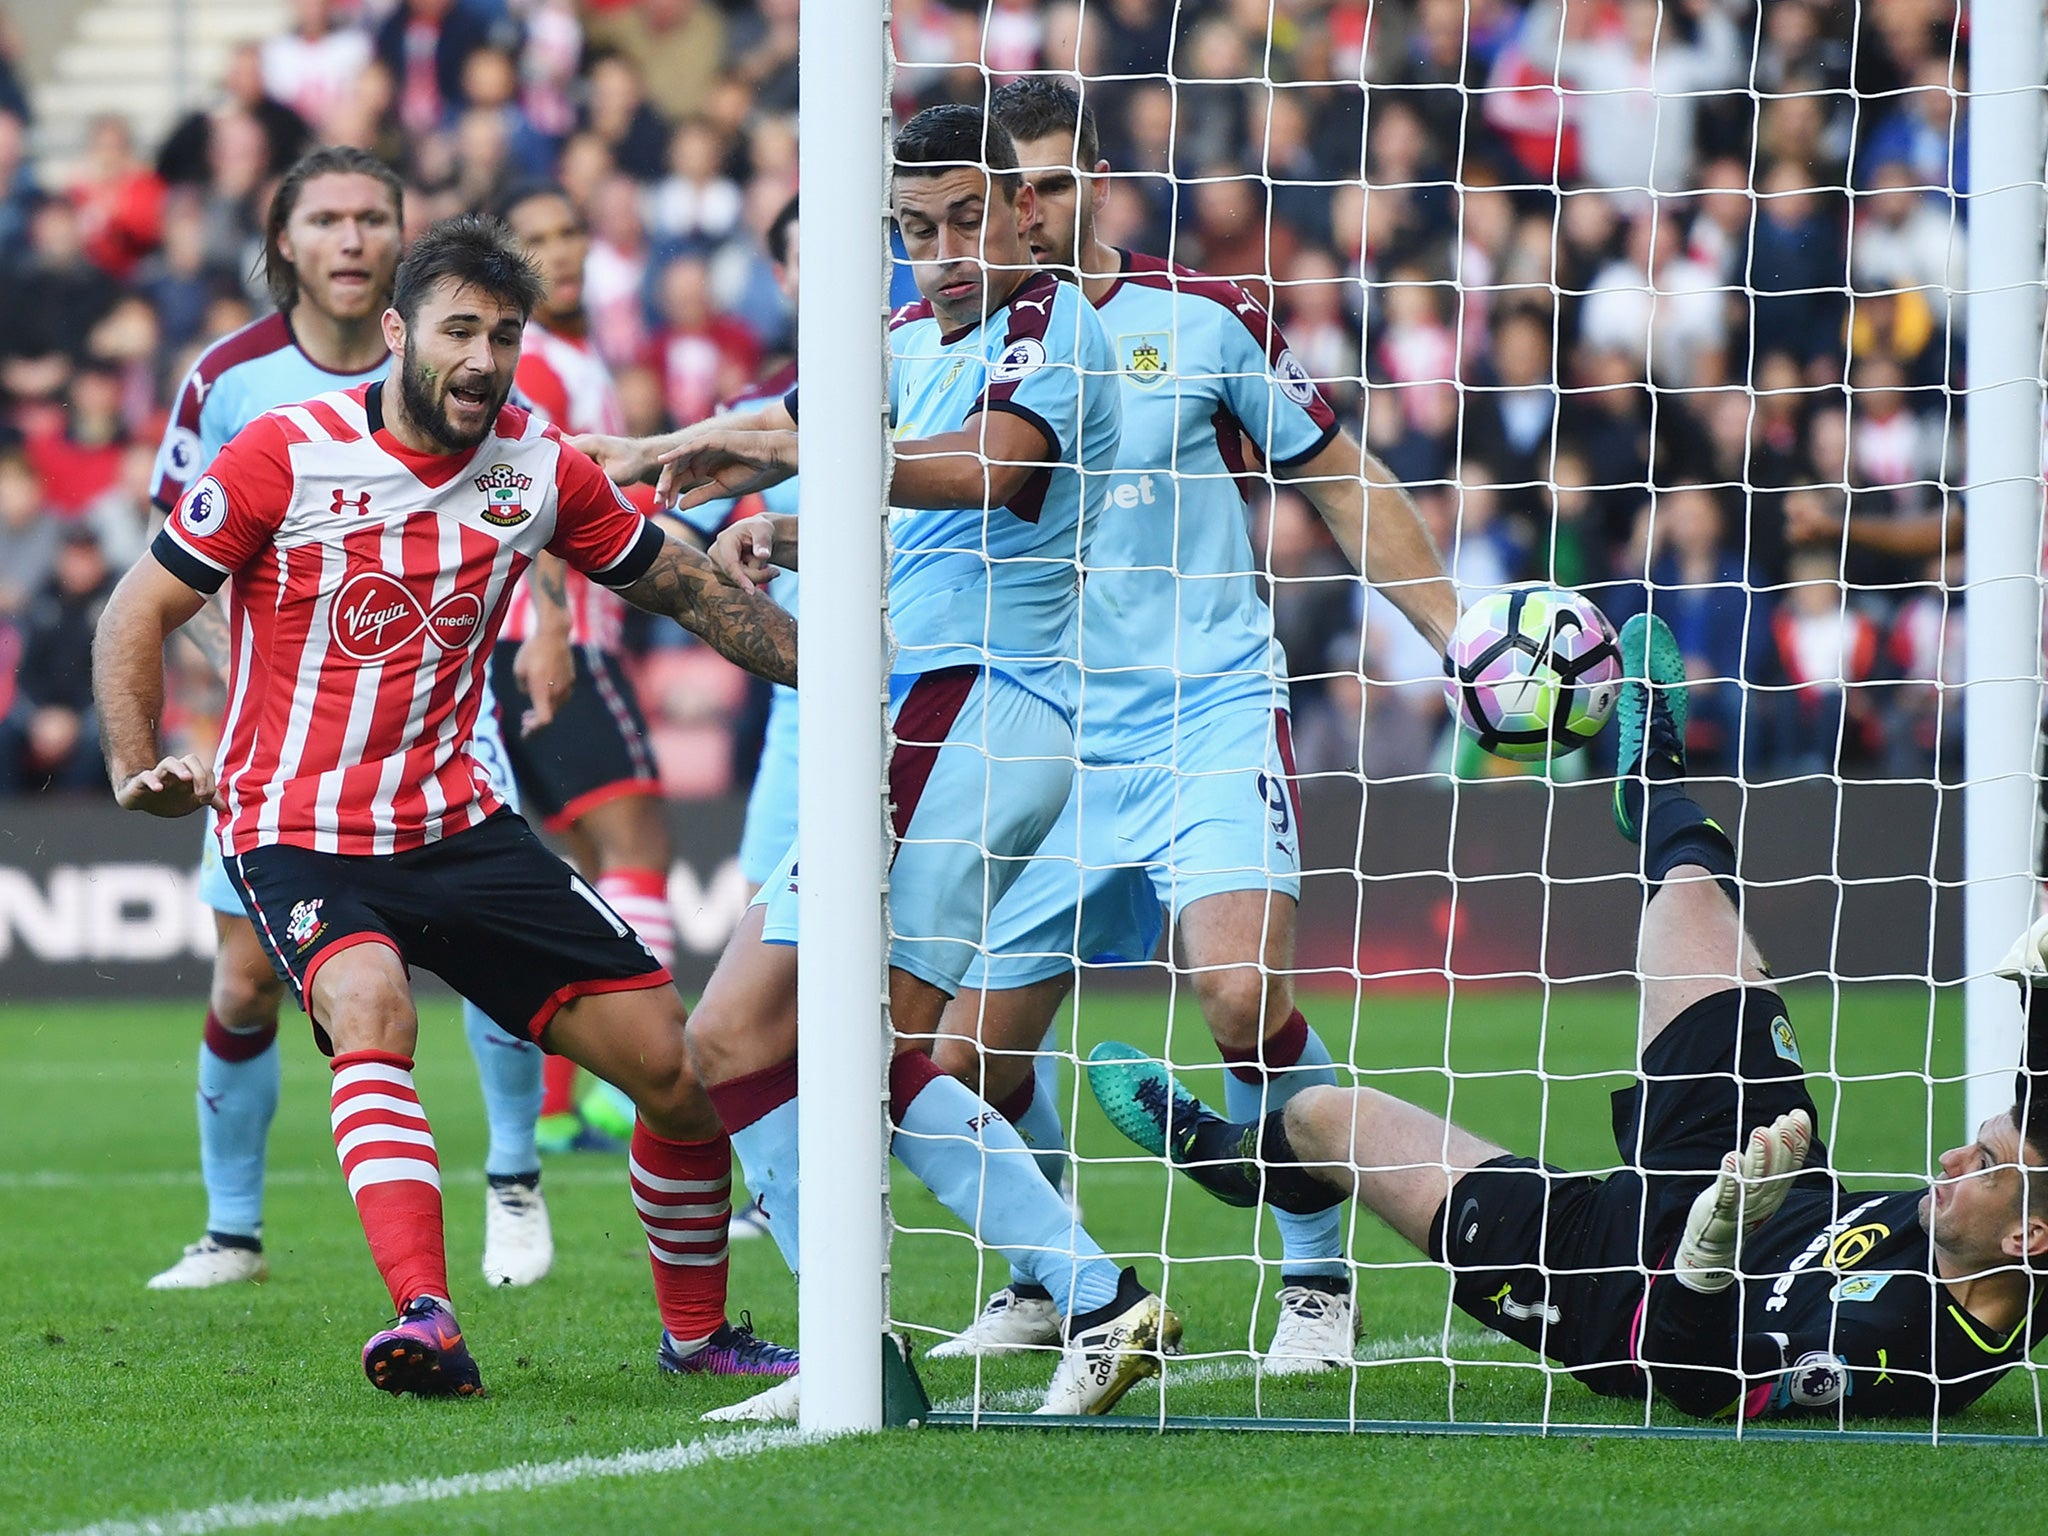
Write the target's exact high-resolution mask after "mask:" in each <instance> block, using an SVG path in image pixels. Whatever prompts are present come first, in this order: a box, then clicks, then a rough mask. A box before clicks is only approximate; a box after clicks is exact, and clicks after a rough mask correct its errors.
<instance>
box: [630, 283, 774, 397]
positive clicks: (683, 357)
mask: <svg viewBox="0 0 2048 1536" xmlns="http://www.w3.org/2000/svg"><path fill="white" fill-rule="evenodd" d="M659 303H660V309H661V328H660V329H659V330H658V331H657V332H656V333H655V337H654V355H655V357H656V358H657V359H658V360H659V363H660V367H661V378H662V395H663V399H664V400H665V401H666V403H667V406H668V414H669V418H670V419H671V420H673V421H674V422H676V423H677V424H678V425H679V426H688V425H689V424H690V423H691V422H693V421H702V420H703V419H704V418H705V417H707V416H709V415H710V414H711V412H712V410H713V409H714V408H715V407H716V406H717V404H718V402H719V401H721V400H730V399H732V398H734V397H735V396H737V395H739V394H740V393H742V392H743V391H744V390H745V388H746V386H747V384H748V382H749V381H750V380H751V379H752V378H753V376H754V370H755V367H756V366H757V365H758V364H759V362H760V346H759V344H758V343H757V342H756V341H755V340H754V336H753V333H752V332H750V331H748V330H747V328H746V327H745V326H743V325H741V324H740V323H739V322H738V321H737V320H734V319H733V318H731V317H730V316H729V315H722V314H719V313H718V312H717V311H716V309H714V308H713V306H712V303H711V271H710V268H709V267H707V266H706V265H705V263H704V259H703V258H702V257H701V256H678V257H676V258H675V259H674V260H672V261H670V262H669V263H668V264H667V265H666V266H664V267H663V268H662V269H661V279H660V288H659Z"/></svg>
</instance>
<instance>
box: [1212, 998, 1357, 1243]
mask: <svg viewBox="0 0 2048 1536" xmlns="http://www.w3.org/2000/svg"><path fill="white" fill-rule="evenodd" d="M1336 1081H1337V1069H1336V1067H1335V1066H1334V1065H1333V1063H1332V1061H1331V1058H1330V1051H1329V1047H1327V1046H1326V1045H1324V1044H1323V1038H1322V1036H1321V1035H1318V1034H1317V1033H1316V1032H1315V1030H1314V1029H1313V1028H1311V1029H1310V1030H1309V1031H1308V1040H1307V1043H1306V1044H1305V1045H1303V1047H1302V1051H1301V1057H1300V1059H1299V1060H1298V1061H1296V1062H1295V1064H1294V1065H1293V1066H1292V1067H1282V1068H1276V1069H1274V1070H1273V1071H1272V1073H1271V1074H1270V1076H1269V1077H1268V1079H1267V1081H1266V1082H1265V1083H1263V1084H1260V1083H1247V1082H1244V1081H1241V1080H1240V1079H1239V1077H1238V1075H1237V1074H1236V1073H1235V1072H1226V1073H1224V1074H1223V1111H1224V1113H1225V1114H1226V1115H1227V1116H1228V1117H1229V1118H1230V1119H1232V1120H1261V1119H1264V1118H1265V1117H1266V1116H1267V1115H1270V1114H1271V1113H1272V1112H1273V1111H1274V1110H1276V1109H1281V1108H1284V1107H1285V1106H1286V1104H1287V1101H1288V1100H1289V1099H1291V1098H1293V1097H1294V1096H1295V1095H1296V1094H1297V1093H1300V1092H1301V1091H1302V1090H1303V1089H1304V1088H1326V1087H1331V1086H1334V1085H1335V1083H1336ZM1269 1209H1270V1207H1269ZM1273 1224H1274V1225H1275V1226H1277V1227H1278V1228H1279V1229H1280V1272H1281V1273H1282V1274H1285V1275H1321V1276H1323V1277H1325V1278H1326V1279H1331V1280H1341V1279H1344V1278H1345V1277H1347V1276H1348V1275H1349V1274H1350V1273H1351V1271H1350V1267H1349V1266H1348V1265H1347V1264H1346V1263H1345V1262H1344V1207H1343V1206H1342V1205H1334V1206H1332V1207H1331V1208H1330V1209H1329V1210H1327V1211H1318V1212H1317V1213H1316V1214H1315V1215H1313V1216H1296V1215H1293V1214H1291V1213H1289V1212H1287V1211H1281V1210H1275V1211H1273Z"/></svg>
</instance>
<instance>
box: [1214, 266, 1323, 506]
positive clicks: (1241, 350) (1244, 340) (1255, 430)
mask: <svg viewBox="0 0 2048 1536" xmlns="http://www.w3.org/2000/svg"><path fill="white" fill-rule="evenodd" d="M1224 286H1225V291H1224V292H1223V293H1222V294H1220V295H1218V296H1217V307H1218V309H1219V311H1222V312H1221V313H1218V314H1215V315H1214V316H1212V317H1211V321H1212V323H1213V324H1215V325H1216V326H1217V327H1218V329H1219V331H1220V338H1219V339H1220V341H1221V343H1222V345H1221V346H1220V348H1219V349H1218V351H1219V354H1220V356H1221V358H1222V360H1223V364H1224V374H1223V378H1222V379H1221V380H1220V383H1221V385H1222V390H1223V398H1224V400H1225V401H1226V403H1227V404H1228V405H1229V408H1230V413H1231V415H1233V416H1235V417H1236V418H1237V420H1238V424H1239V425H1240V426H1242V427H1243V428H1244V435H1245V436H1246V437H1247V438H1249V439H1250V440H1251V444H1252V446H1253V447H1254V448H1256V449H1257V450H1258V452H1259V455H1260V457H1261V458H1263V459H1265V460H1266V462H1267V463H1269V464H1272V465H1274V466H1276V467H1278V468H1281V469H1285V468H1288V467H1290V466H1292V465H1295V464H1299V463H1302V462H1303V461H1305V460H1307V459H1312V458H1314V457H1315V456H1316V455H1317V454H1318V453H1321V452H1322V451H1323V449H1324V448H1325V447H1326V446H1327V445H1328V444H1329V442H1330V439H1332V438H1333V437H1335V436H1336V435H1337V417H1336V413H1335V412H1333V411H1332V410H1331V409H1330V405H1329V402H1328V401H1326V400H1325V399H1324V398H1323V395H1322V391H1321V390H1319V389H1317V388H1316V385H1315V380H1313V379H1311V378H1310V377H1309V375H1308V370H1307V369H1306V368H1304V367H1303V366H1302V365H1301V360H1300V359H1299V358H1297V357H1296V356H1295V355H1294V350H1293V348H1291V347H1289V346H1288V345H1287V338H1286V337H1285V336H1283V335H1281V334H1280V327H1279V325H1278V324H1277V323H1276V322H1275V321H1274V319H1273V317H1272V316H1271V315H1269V314H1267V313H1266V309H1265V306H1264V305H1262V304H1260V303H1259V301H1258V300H1257V299H1255V298H1253V297H1252V296H1251V295H1250V294H1248V293H1246V292H1245V291H1244V290H1243V289H1242V288H1239V287H1238V286H1237V285H1236V284H1234V283H1233V284H1228V285H1224Z"/></svg>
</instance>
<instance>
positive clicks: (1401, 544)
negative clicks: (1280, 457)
mask: <svg viewBox="0 0 2048 1536" xmlns="http://www.w3.org/2000/svg"><path fill="white" fill-rule="evenodd" d="M1278 473H1280V474H1281V475H1283V476H1285V477H1286V478H1287V479H1289V480H1292V481H1294V482H1296V488H1297V489H1299V490H1300V491H1301V492H1302V493H1303V494H1304V495H1306V496H1307V497H1308V499H1309V500H1310V501H1312V502H1313V503H1315V508H1316V510H1317V511H1318V512H1320V513H1321V514H1322V517H1323V521H1324V522H1325V523H1327V524H1329V526H1330V532H1331V533H1332V534H1333V535H1335V537H1336V540H1337V544H1338V547H1339V548H1341V549H1342V550H1343V551H1344V555H1345V558H1346V559H1348V560H1350V562H1351V563H1352V565H1353V566H1355V567H1356V568H1357V569H1358V570H1359V572H1360V573H1361V574H1363V575H1364V577H1365V579H1366V580H1367V581H1369V582H1371V583H1372V584H1373V585H1374V586H1375V587H1378V588H1379V589H1380V590H1381V591H1382V592H1384V593H1385V594H1386V595H1387V597H1388V598H1389V599H1390V600H1391V601H1392V602H1393V604H1394V606H1395V607H1396V608H1398V609H1400V610H1401V613H1402V615H1403V617H1405V618H1406V619H1407V620H1408V622H1409V623H1411V624H1413V625H1414V626H1415V628H1416V630H1417V632H1418V633H1420V634H1421V635H1422V636H1423V638H1424V639H1426V640H1428V641H1429V643H1430V644H1432V645H1434V646H1435V647H1436V648H1437V649H1438V650H1442V649H1443V648H1444V647H1445V646H1447V645H1449V644H1450V642H1451V631H1452V630H1453V629H1456V628H1457V626H1458V590H1457V588H1456V587H1454V586H1452V585H1451V580H1450V577H1449V576H1447V575H1446V574H1445V573H1444V561H1443V556H1442V555H1441V554H1440V553H1439V552H1438V550H1437V547H1436V541H1435V540H1434V539H1432V538H1431V537H1430V536H1429V529H1427V528H1426V527H1424V526H1423V522H1422V514H1421V513H1419V512H1417V511H1416V510H1415V503H1414V502H1413V501H1411V500H1410V499H1409V497H1408V493H1407V492H1406V491H1404V490H1403V489H1402V488H1401V484H1400V482H1399V481H1397V480H1396V479H1395V478H1394V475H1393V471H1391V470H1389V469H1388V468H1387V466H1386V465H1384V464H1382V463H1381V462H1380V461H1379V460H1378V459H1377V458H1375V457H1374V456H1373V455H1372V454H1370V453H1368V452H1367V451H1366V450H1365V448H1364V447H1363V446H1361V445H1360V444H1359V442H1358V441H1357V439H1355V438H1354V437H1352V435H1351V434H1350V433H1349V432H1339V433H1338V434H1337V435H1336V436H1335V437H1333V438H1331V439H1330V441H1329V442H1328V443H1327V444H1325V445H1324V447H1323V449H1322V451H1321V452H1320V453H1318V454H1316V455H1315V457H1313V458H1311V459H1307V460H1304V461H1303V462H1302V463H1299V464H1295V465H1292V466H1290V467H1288V468H1286V469H1283V470H1280V471H1278Z"/></svg>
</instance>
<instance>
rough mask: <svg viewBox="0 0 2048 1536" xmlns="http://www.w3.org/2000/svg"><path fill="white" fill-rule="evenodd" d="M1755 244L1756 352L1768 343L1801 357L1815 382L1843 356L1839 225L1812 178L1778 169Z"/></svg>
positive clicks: (1772, 173) (1765, 187)
mask: <svg viewBox="0 0 2048 1536" xmlns="http://www.w3.org/2000/svg"><path fill="white" fill-rule="evenodd" d="M1760 190H1761V191H1762V193H1763V196H1762V197H1760V198H1759V199H1758V201H1757V216H1756V223H1755V228H1754V232H1753V234H1752V237H1751V244H1750V260H1749V286H1750V287H1751V288H1752V289H1754V290H1755V295H1756V296H1755V298H1754V299H1753V300H1752V301H1751V304H1752V315H1753V318H1752V320H1751V331H1750V335H1751V345H1752V347H1755V346H1756V345H1758V344H1760V343H1764V342H1766V341H1767V342H1768V344H1769V345H1770V346H1771V347H1773V348H1781V349H1783V350H1784V351H1787V352H1789V353H1791V354H1792V355H1793V356H1794V357H1796V358H1797V359H1798V360H1799V362H1800V365H1801V366H1802V367H1804V368H1806V369H1807V370H1808V373H1809V375H1812V374H1813V373H1814V371H1815V367H1816V365H1820V367H1822V368H1826V369H1832V368H1834V367H1836V366H1839V359H1840V358H1841V355H1842V322H1843V319H1844V315H1845V312H1846V309H1847V305H1846V302H1845V298H1844V294H1843V289H1844V288H1845V286H1846V284H1845V282H1844V268H1843V263H1842V233H1841V223H1840V220H1839V218H1838V217H1837V216H1836V215H1835V213H1834V211H1833V208H1832V206H1831V204H1830V205H1823V203H1822V200H1821V198H1820V197H1819V195H1818V194H1816V193H1815V192H1814V191H1813V188H1812V184H1811V182H1810V181H1809V179H1808V173H1807V172H1805V171H1802V170H1800V169H1799V168H1798V167H1797V166H1793V165H1785V164H1779V165H1774V166H1772V167H1770V169H1769V170H1768V171H1767V172H1765V174H1764V176H1763V182H1762V186H1761V188H1760Z"/></svg>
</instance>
